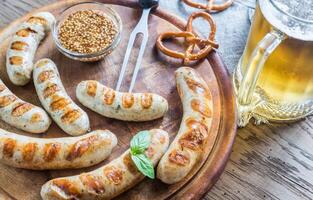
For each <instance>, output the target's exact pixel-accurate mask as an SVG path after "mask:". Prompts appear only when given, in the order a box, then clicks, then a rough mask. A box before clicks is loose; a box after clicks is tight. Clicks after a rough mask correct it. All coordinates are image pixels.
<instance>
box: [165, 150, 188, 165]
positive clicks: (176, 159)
mask: <svg viewBox="0 0 313 200" xmlns="http://www.w3.org/2000/svg"><path fill="white" fill-rule="evenodd" d="M168 158H169V161H170V162H172V163H174V164H177V165H180V166H186V165H187V164H188V163H189V162H190V159H189V158H188V157H187V156H185V155H184V154H183V152H181V151H179V150H173V151H172V152H171V153H170V154H169V156H168Z"/></svg>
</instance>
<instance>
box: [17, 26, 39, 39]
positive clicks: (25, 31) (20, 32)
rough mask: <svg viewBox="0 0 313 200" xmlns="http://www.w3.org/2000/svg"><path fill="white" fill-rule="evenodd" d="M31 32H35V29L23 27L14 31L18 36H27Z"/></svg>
mask: <svg viewBox="0 0 313 200" xmlns="http://www.w3.org/2000/svg"><path fill="white" fill-rule="evenodd" d="M31 33H34V34H37V31H35V30H33V29H31V28H24V29H21V30H18V31H17V32H16V35H17V36H20V37H28V36H29V35H30V34H31Z"/></svg>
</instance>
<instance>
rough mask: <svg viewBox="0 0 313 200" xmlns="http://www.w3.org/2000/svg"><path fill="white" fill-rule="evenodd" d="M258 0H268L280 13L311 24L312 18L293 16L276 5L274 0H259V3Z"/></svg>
mask: <svg viewBox="0 0 313 200" xmlns="http://www.w3.org/2000/svg"><path fill="white" fill-rule="evenodd" d="M260 1H268V2H270V3H271V5H272V6H273V7H275V8H276V9H277V10H278V11H279V12H281V13H282V14H284V15H287V16H288V17H291V18H293V19H294V20H297V21H299V22H302V23H306V24H312V25H313V20H305V19H303V18H300V17H296V16H294V15H291V14H289V13H288V12H286V11H285V10H283V9H281V8H280V7H279V6H278V5H277V3H276V2H275V0H259V3H260Z"/></svg>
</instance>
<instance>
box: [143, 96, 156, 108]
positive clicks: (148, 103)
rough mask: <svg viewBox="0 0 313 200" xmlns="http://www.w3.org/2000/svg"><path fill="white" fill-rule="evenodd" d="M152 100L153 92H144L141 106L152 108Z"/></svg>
mask: <svg viewBox="0 0 313 200" xmlns="http://www.w3.org/2000/svg"><path fill="white" fill-rule="evenodd" d="M152 102H153V97H152V94H149V93H144V94H142V95H141V106H142V107H143V108H144V109H148V108H150V107H151V105H152Z"/></svg>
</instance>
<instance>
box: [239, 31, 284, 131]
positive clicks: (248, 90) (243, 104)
mask: <svg viewBox="0 0 313 200" xmlns="http://www.w3.org/2000/svg"><path fill="white" fill-rule="evenodd" d="M285 38H286V35H285V34H284V33H282V32H280V31H279V30H276V29H272V30H271V32H269V33H267V34H266V35H265V37H264V38H263V39H262V40H261V41H260V42H259V43H258V44H257V46H256V48H255V49H254V51H253V53H252V55H251V57H250V58H249V61H248V66H247V68H246V72H245V74H243V78H242V80H241V81H240V84H239V89H238V94H237V104H238V112H239V115H240V116H239V122H238V125H239V126H245V125H246V124H247V123H248V122H249V120H250V118H251V116H250V115H249V114H248V115H247V113H242V112H247V111H248V110H249V109H248V110H247V107H248V106H249V105H250V104H251V103H252V97H253V93H254V90H255V87H256V84H257V81H258V79H259V76H260V73H261V71H262V69H263V67H264V63H265V61H266V60H267V58H268V57H269V56H270V55H271V53H273V51H274V50H275V49H276V48H277V47H278V46H279V45H280V43H281V42H282V41H283V40H284V39H285ZM255 106H256V105H254V106H253V107H255ZM244 116H246V119H245V117H244Z"/></svg>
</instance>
